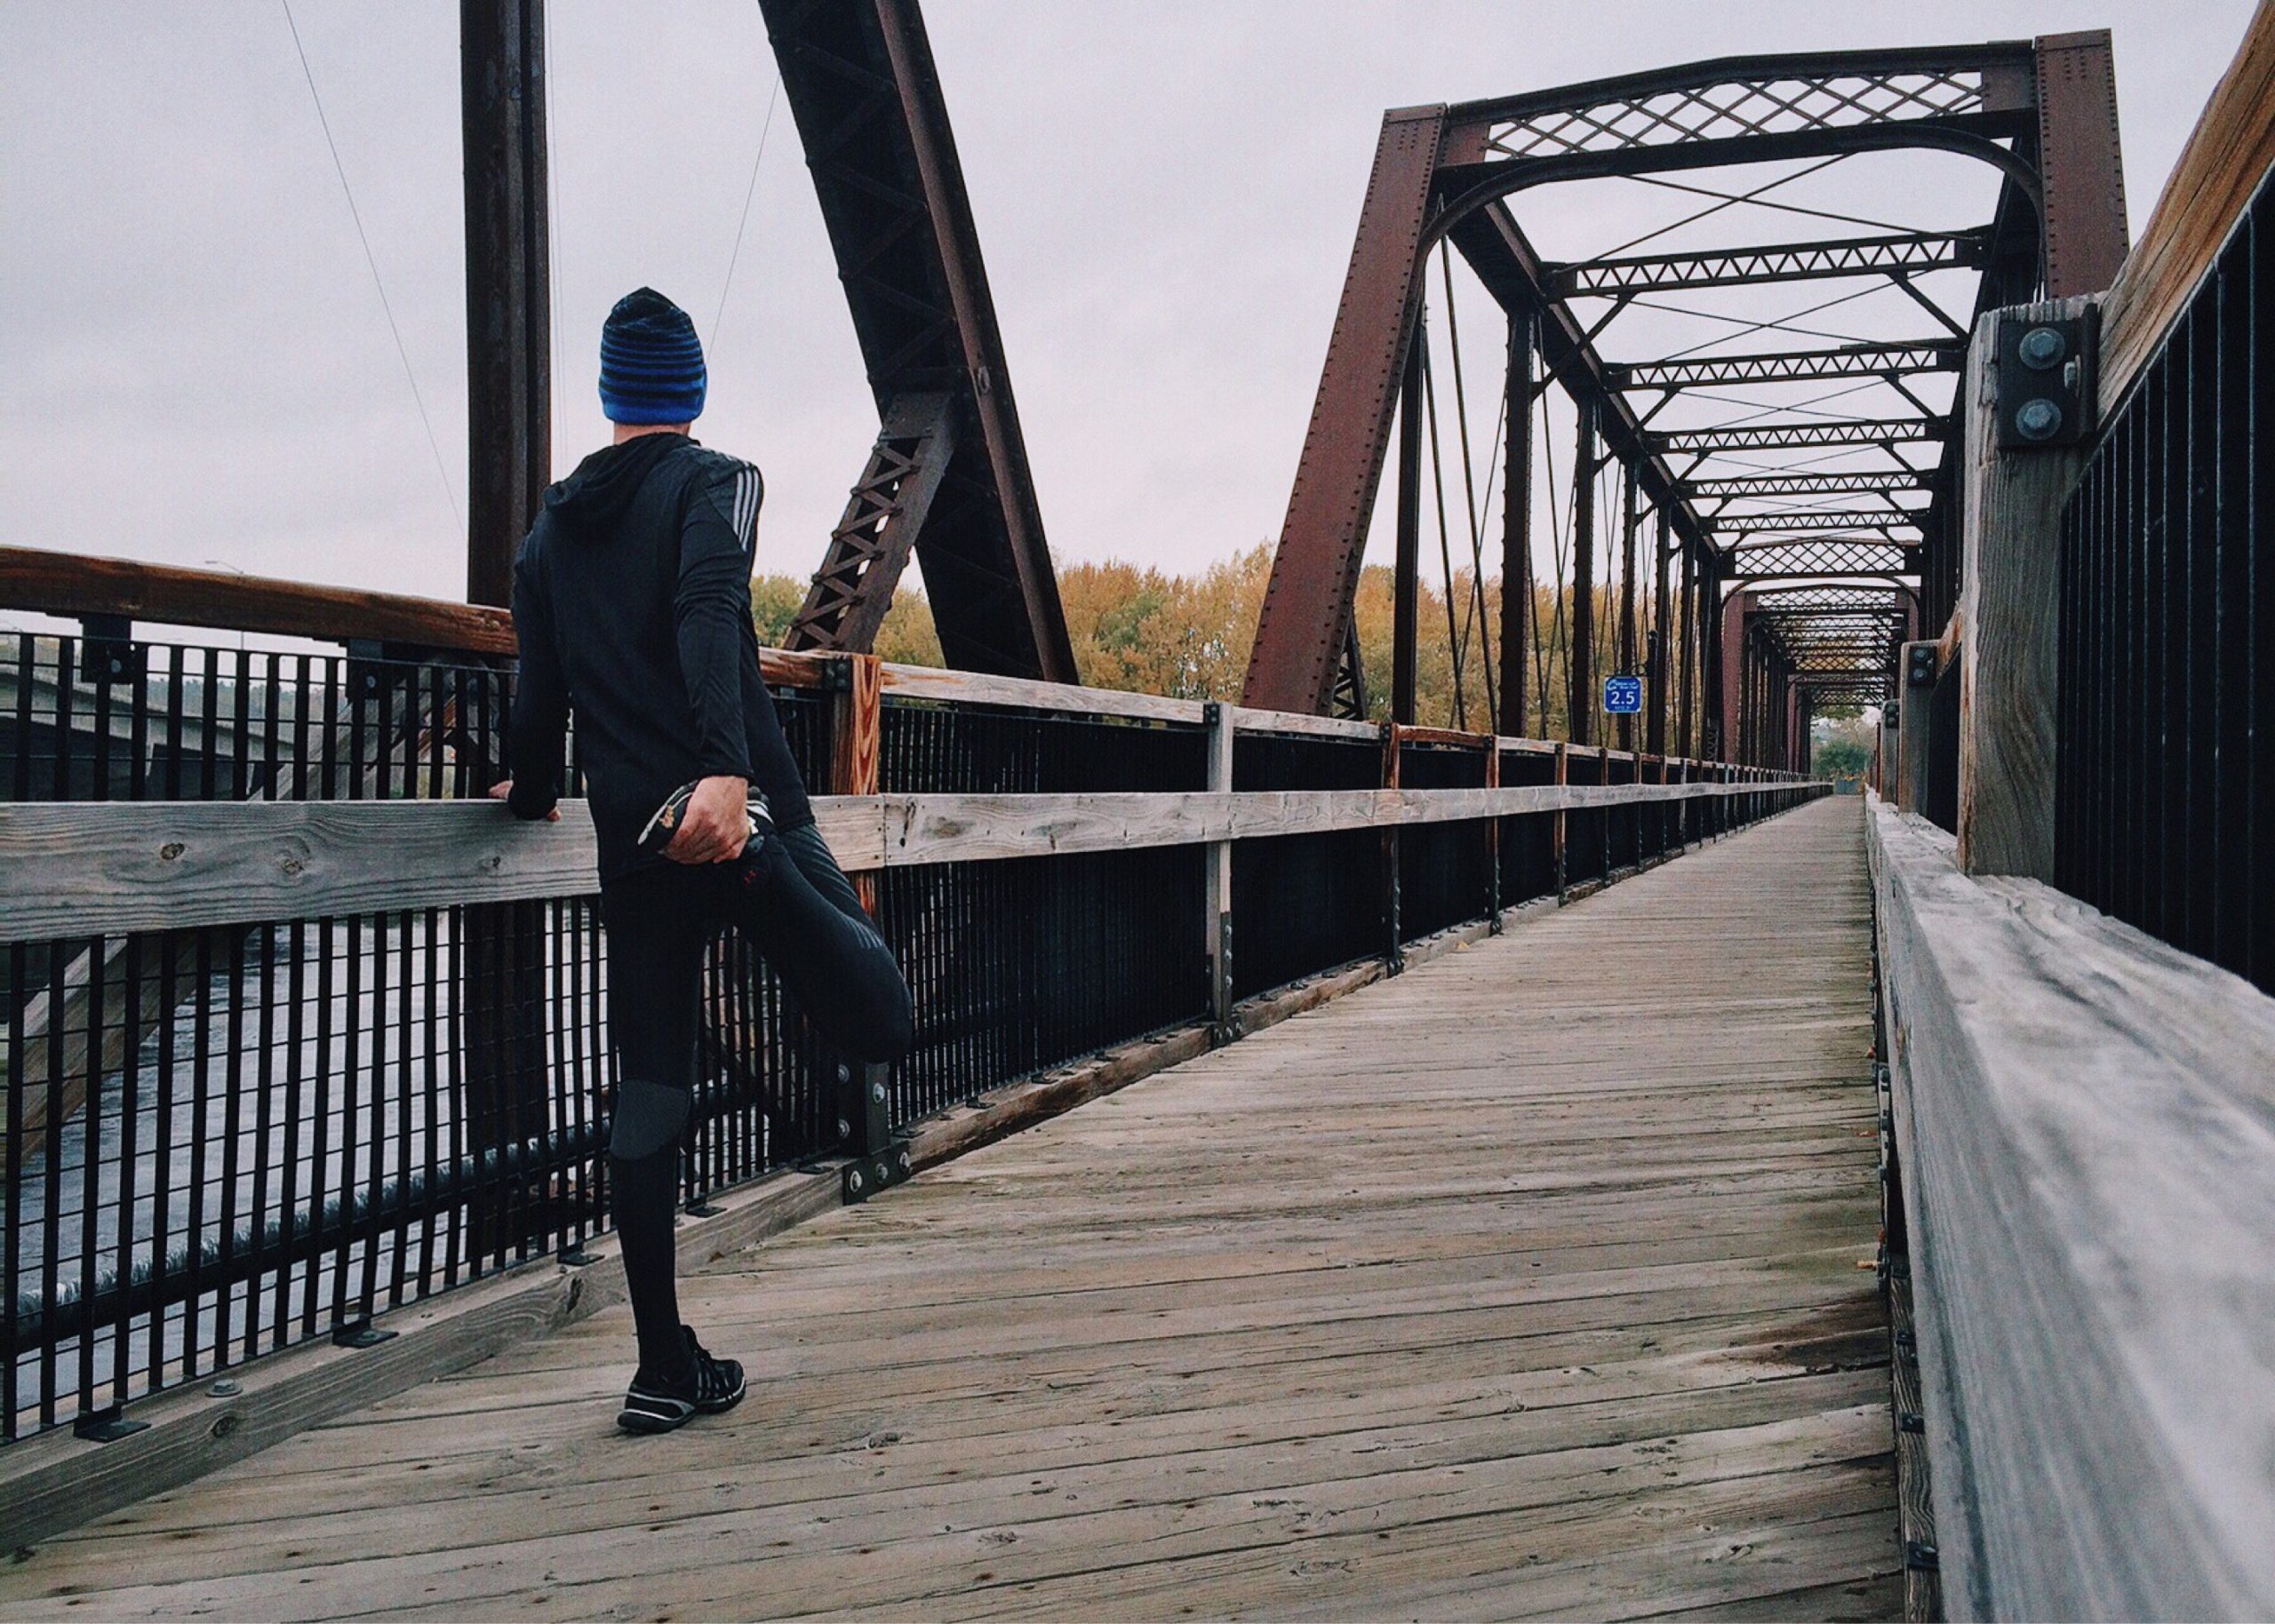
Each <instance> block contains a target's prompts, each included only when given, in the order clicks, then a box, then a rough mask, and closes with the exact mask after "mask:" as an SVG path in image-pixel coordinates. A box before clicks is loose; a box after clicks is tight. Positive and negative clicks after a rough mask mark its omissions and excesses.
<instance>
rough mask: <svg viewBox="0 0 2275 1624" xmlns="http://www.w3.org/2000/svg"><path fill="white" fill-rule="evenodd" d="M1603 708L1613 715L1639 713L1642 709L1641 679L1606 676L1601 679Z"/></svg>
mask: <svg viewBox="0 0 2275 1624" xmlns="http://www.w3.org/2000/svg"><path fill="white" fill-rule="evenodd" d="M1603 708H1604V709H1605V710H1606V711H1608V712H1610V713H1611V714H1612V715H1614V716H1634V715H1639V714H1640V713H1641V712H1642V709H1643V679H1642V678H1640V677H1606V678H1605V679H1604V680H1603Z"/></svg>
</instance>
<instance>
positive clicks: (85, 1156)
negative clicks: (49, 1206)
mask: <svg viewBox="0 0 2275 1624" xmlns="http://www.w3.org/2000/svg"><path fill="white" fill-rule="evenodd" d="M132 940H133V938H132V937H131V936H130V937H129V938H127V941H128V942H129V943H131V942H132ZM120 946H121V948H122V950H124V947H125V946H126V943H121V944H120ZM103 950H104V943H103V942H102V940H101V939H100V937H99V938H97V939H96V940H95V941H94V942H92V943H90V944H89V949H88V957H87V981H86V988H87V1003H86V1007H87V1047H86V1060H85V1062H84V1064H85V1067H86V1085H85V1087H86V1103H85V1104H84V1105H83V1106H82V1107H81V1108H80V1120H81V1122H82V1123H83V1124H84V1130H83V1135H82V1137H83V1140H84V1150H83V1152H82V1154H81V1157H80V1160H79V1172H80V1181H79V1317H78V1318H79V1335H78V1349H79V1411H80V1413H81V1414H83V1415H84V1414H86V1413H91V1412H92V1411H94V1410H95V1409H98V1408H100V1406H99V1405H97V1404H96V1402H95V1389H94V1383H95V1352H96V1347H95V1339H96V1325H95V1288H96V1274H95V1270H96V1265H97V1263H98V1262H100V1254H101V1251H102V1213H103V1203H102V1163H103V1155H102V1142H103V1110H102V1100H103V1070H104V1068H103V1047H104V1041H103V1040H104V1038H105V1036H106V1033H107V1030H108V1022H107V1021H106V1020H105V1018H104V999H105V994H106V993H107V991H108V986H107V984H106V983H108V981H109V979H110V976H109V974H108V964H109V960H108V958H107V957H106V956H105V953H104V951H103ZM50 1007H51V1008H53V1007H56V1006H54V1005H51V1006H50ZM64 1103H65V1102H60V1101H59V1102H57V1104H58V1105H59V1106H61V1105H63V1104H64ZM52 1166H53V1168H54V1174H52V1175H51V1176H55V1175H60V1174H61V1172H62V1164H61V1162H60V1159H59V1160H58V1161H57V1162H55V1163H54V1164H52Z"/></svg>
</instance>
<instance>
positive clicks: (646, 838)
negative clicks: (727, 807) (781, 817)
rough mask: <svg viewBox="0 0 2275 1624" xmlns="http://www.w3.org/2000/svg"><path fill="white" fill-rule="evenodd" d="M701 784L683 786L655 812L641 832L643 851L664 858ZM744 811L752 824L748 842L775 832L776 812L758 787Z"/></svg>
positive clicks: (692, 782) (668, 797) (696, 780)
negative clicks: (696, 788)
mask: <svg viewBox="0 0 2275 1624" xmlns="http://www.w3.org/2000/svg"><path fill="white" fill-rule="evenodd" d="M701 782H702V780H701V779H699V778H698V779H695V780H693V781H691V782H690V783H687V784H681V785H680V786H679V788H677V789H675V790H674V791H673V792H671V793H670V794H668V795H667V796H665V797H664V804H663V805H662V806H660V807H658V808H656V814H655V816H653V817H651V818H650V819H649V820H648V826H647V827H646V828H644V829H643V830H641V832H640V841H639V845H640V849H641V850H642V851H644V852H651V853H653V854H654V855H656V856H662V855H663V851H664V848H665V847H667V846H668V845H670V844H671V843H672V837H673V836H674V835H675V834H677V833H678V832H679V826H680V824H681V822H682V821H683V820H684V819H685V818H686V816H687V803H688V802H689V801H690V800H693V799H694V798H695V786H696V784H699V783H701ZM745 807H746V815H747V816H748V817H749V820H750V833H749V837H748V838H749V839H751V840H763V839H764V838H765V837H766V836H768V835H770V834H771V833H773V832H774V812H773V808H770V807H769V806H768V805H767V804H766V797H765V796H764V795H763V794H762V793H761V792H759V791H758V790H757V789H756V788H755V787H754V788H753V789H752V790H751V791H750V792H749V799H748V800H747V801H746V803H745Z"/></svg>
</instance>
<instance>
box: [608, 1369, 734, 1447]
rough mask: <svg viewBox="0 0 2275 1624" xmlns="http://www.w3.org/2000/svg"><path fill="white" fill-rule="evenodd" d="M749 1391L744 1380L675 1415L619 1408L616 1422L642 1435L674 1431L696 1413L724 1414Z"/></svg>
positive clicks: (653, 1435) (627, 1429)
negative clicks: (718, 1396)
mask: <svg viewBox="0 0 2275 1624" xmlns="http://www.w3.org/2000/svg"><path fill="white" fill-rule="evenodd" d="M749 1391H750V1383H749V1382H747V1381H746V1382H744V1383H743V1384H742V1385H741V1386H740V1387H738V1388H737V1389H735V1390H734V1391H733V1392H732V1393H730V1394H729V1395H728V1396H727V1397H724V1398H714V1399H713V1400H711V1401H710V1402H709V1403H707V1404H706V1403H697V1404H695V1405H691V1406H690V1408H689V1409H688V1410H687V1411H686V1413H683V1414H681V1415H676V1416H673V1415H657V1414H653V1413H650V1412H648V1411H645V1410H619V1411H618V1412H617V1416H616V1424H617V1426H618V1427H619V1428H620V1429H623V1430H624V1431H626V1432H636V1433H638V1434H640V1435H641V1436H643V1437H655V1436H656V1435H657V1434H659V1433H665V1432H676V1431H678V1430H679V1429H681V1428H682V1427H684V1426H686V1425H687V1423H688V1422H690V1421H693V1420H694V1419H695V1418H696V1417H697V1416H698V1415H724V1414H725V1413H727V1412H728V1411H730V1410H731V1409H733V1408H734V1407H735V1406H736V1405H738V1404H740V1403H742V1401H743V1396H744V1395H745V1394H746V1393H747V1392H749Z"/></svg>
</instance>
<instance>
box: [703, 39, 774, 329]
mask: <svg viewBox="0 0 2275 1624" xmlns="http://www.w3.org/2000/svg"><path fill="white" fill-rule="evenodd" d="M781 98H782V75H781V73H780V71H779V70H777V72H776V73H775V76H774V91H773V93H772V94H771V95H770V96H768V97H767V99H766V117H765V119H764V120H763V121H762V123H760V124H759V126H758V151H757V153H756V154H755V155H754V156H753V157H752V159H751V161H750V184H749V185H748V186H746V187H744V188H743V215H742V219H738V220H737V221H736V222H735V246H734V249H733V251H731V252H730V253H729V254H728V256H727V278H726V280H725V281H724V282H722V283H720V284H719V308H718V311H717V313H716V314H714V315H713V316H712V318H711V353H712V354H713V355H714V356H715V355H716V354H718V353H719V334H720V330H721V327H722V323H723V322H725V321H726V319H727V294H728V291H729V290H730V289H731V288H733V286H734V285H735V264H736V262H737V261H738V260H739V259H741V258H742V257H743V228H744V227H746V226H748V225H749V224H750V200H751V199H752V198H753V197H754V196H756V195H757V194H758V166H759V165H760V164H761V163H764V162H765V161H766V137H767V134H768V132H769V131H771V130H772V129H773V128H774V104H775V103H776V102H777V101H778V100H781Z"/></svg>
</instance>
